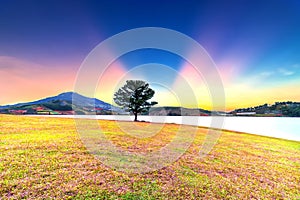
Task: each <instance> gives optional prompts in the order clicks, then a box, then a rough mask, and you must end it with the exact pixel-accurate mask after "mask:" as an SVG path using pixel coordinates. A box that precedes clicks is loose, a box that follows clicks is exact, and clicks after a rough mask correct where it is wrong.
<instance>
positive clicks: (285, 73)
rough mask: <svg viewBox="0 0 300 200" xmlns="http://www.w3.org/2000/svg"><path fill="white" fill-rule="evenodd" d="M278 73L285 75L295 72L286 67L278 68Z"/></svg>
mask: <svg viewBox="0 0 300 200" xmlns="http://www.w3.org/2000/svg"><path fill="white" fill-rule="evenodd" d="M278 73H280V74H281V75H283V76H291V75H293V74H295V72H294V71H291V70H288V69H285V68H278Z"/></svg>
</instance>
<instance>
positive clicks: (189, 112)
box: [149, 106, 212, 116]
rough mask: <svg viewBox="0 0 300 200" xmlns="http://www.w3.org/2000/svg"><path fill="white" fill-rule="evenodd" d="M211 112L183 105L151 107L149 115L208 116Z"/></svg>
mask: <svg viewBox="0 0 300 200" xmlns="http://www.w3.org/2000/svg"><path fill="white" fill-rule="evenodd" d="M211 114H212V112H211V111H208V110H204V109H199V108H183V107H171V106H164V107H152V108H151V109H150V110H149V115H156V116H157V115H160V116H209V115H211Z"/></svg>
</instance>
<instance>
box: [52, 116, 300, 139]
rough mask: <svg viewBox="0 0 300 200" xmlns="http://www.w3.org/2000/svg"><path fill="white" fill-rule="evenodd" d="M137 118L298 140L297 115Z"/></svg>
mask: <svg viewBox="0 0 300 200" xmlns="http://www.w3.org/2000/svg"><path fill="white" fill-rule="evenodd" d="M47 117H64V118H87V119H106V120H122V121H132V120H133V119H134V118H133V116H122V115H76V116H74V115H47ZM138 120H144V121H148V122H153V123H176V124H186V125H195V126H203V127H212V128H220V129H226V130H231V131H238V132H245V133H251V134H257V135H264V136H270V137H276V138H283V139H289V140H295V141H300V118H298V117H221V116H208V117H206V116H205V117H204V116H203V117H202V116H200V117H196V116H138Z"/></svg>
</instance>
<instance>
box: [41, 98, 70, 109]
mask: <svg viewBox="0 0 300 200" xmlns="http://www.w3.org/2000/svg"><path fill="white" fill-rule="evenodd" d="M41 105H42V106H45V107H47V108H49V109H51V110H59V111H71V110H72V104H71V102H65V101H59V100H55V101H52V102H48V103H43V104H41Z"/></svg>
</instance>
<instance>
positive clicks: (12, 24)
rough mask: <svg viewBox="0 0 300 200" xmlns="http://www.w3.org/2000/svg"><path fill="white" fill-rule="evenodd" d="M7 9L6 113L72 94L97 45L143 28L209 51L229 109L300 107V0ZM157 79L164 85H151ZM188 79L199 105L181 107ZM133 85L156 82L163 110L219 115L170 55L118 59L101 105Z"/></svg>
mask: <svg viewBox="0 0 300 200" xmlns="http://www.w3.org/2000/svg"><path fill="white" fill-rule="evenodd" d="M0 5H1V6H0V94H1V95H0V105H6V104H13V103H18V102H25V101H32V100H36V99H41V98H44V97H47V96H53V95H57V94H59V93H61V92H66V91H73V90H74V83H75V82H76V77H77V73H78V71H79V69H80V66H81V64H82V62H83V61H84V59H85V58H86V57H87V56H88V55H89V53H90V52H91V51H92V50H93V49H94V48H95V47H96V46H97V45H98V44H100V43H101V42H102V41H104V40H105V39H107V38H109V37H111V36H113V35H115V34H117V33H120V32H122V31H125V30H129V29H134V28H139V27H163V28H168V29H173V30H175V31H178V32H181V33H183V34H186V35H187V36H189V37H191V38H193V39H194V40H196V41H197V42H198V43H199V44H200V45H202V47H203V48H204V49H205V50H206V51H207V53H208V54H209V55H210V57H211V58H212V60H213V61H214V63H215V64H216V67H217V70H218V73H219V74H220V78H221V80H222V82H223V87H224V91H225V101H226V110H232V109H235V108H239V107H248V106H255V105H258V104H264V103H274V102H276V101H300V89H299V88H300V1H299V0H259V1H256V0H251V1H250V0H245V1H241V0H236V1H235V0H228V1H221V0H219V1H214V0H213V1H200V0H197V1H171V0H170V1H169V0H167V1H145V2H144V1H137V0H135V1H134V0H127V1H121V0H120V1H115V0H113V1H72V0H51V1H50V0H49V1H48V0H43V1H33V0H26V1H23V0H19V1H15V0H0ZM174 42H175V43H176V41H174ZM111 53H112V54H113V52H111ZM192 53H197V52H192V50H191V54H192ZM149 63H156V64H160V65H157V66H156V67H157V68H156V67H155V65H147V64H149ZM139 66H143V67H142V69H141V68H139ZM159 66H160V67H161V66H163V68H164V69H168V70H169V71H168V72H167V71H166V72H162V71H160V70H159V69H160V67H159ZM155 69H158V70H155ZM91 73H93V72H91ZM201 75H202V77H201ZM154 77H162V79H163V81H164V84H163V85H162V84H161V85H159V84H155V83H153V84H151V80H152V79H153V78H154ZM180 77H182V78H184V80H185V81H186V82H188V84H189V85H190V86H191V88H192V90H193V93H194V95H195V97H196V100H197V103H196V104H195V103H193V102H190V101H189V99H188V98H186V99H184V101H183V102H179V101H178V98H177V94H176V93H177V92H178V91H179V90H180V86H181V85H182V83H181V81H182V80H183V79H182V80H181V78H180ZM87 78H88V77H87ZM126 79H144V80H146V81H149V82H150V85H151V86H152V87H153V88H154V89H155V90H156V94H155V99H156V100H157V101H158V102H159V105H161V106H163V105H171V106H175V105H181V106H185V107H201V108H208V109H209V108H211V105H210V104H211V96H210V92H209V90H208V87H207V85H206V84H205V73H203V74H198V73H196V72H195V69H194V68H193V67H192V66H191V65H190V64H189V63H188V62H186V60H185V59H183V58H181V57H179V56H178V55H175V54H173V53H171V52H166V51H161V50H157V49H144V50H138V51H134V52H130V53H128V54H126V55H124V56H121V57H119V58H118V59H117V60H116V61H115V62H114V63H112V64H111V66H109V68H108V69H107V71H106V73H105V74H103V75H102V77H99V86H98V87H97V90H96V91H95V97H97V98H99V99H101V100H104V101H106V102H108V103H112V95H113V93H114V91H115V90H116V89H117V88H118V87H119V86H120V85H122V83H123V82H124V80H126Z"/></svg>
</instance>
